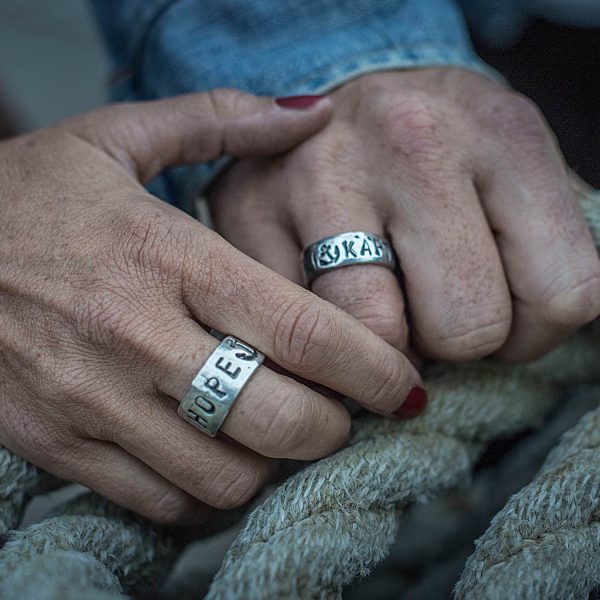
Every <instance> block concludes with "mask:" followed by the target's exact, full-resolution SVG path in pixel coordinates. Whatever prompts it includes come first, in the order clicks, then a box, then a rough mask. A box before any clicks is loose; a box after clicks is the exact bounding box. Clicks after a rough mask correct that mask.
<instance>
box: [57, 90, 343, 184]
mask: <svg viewBox="0 0 600 600" xmlns="http://www.w3.org/2000/svg"><path fill="white" fill-rule="evenodd" d="M317 100H318V101H317ZM332 110H333V105H332V102H331V100H330V99H328V98H320V99H319V97H315V103H314V104H312V105H310V106H306V107H305V108H302V109H294V108H286V107H284V106H282V105H280V104H278V103H277V102H276V101H275V100H274V99H273V98H267V97H262V98H260V97H257V96H253V95H251V94H244V93H242V92H240V91H238V90H232V89H216V90H211V91H209V92H204V93H200V94H189V95H185V96H179V97H177V98H171V99H168V100H156V101H151V102H143V103H135V104H120V105H113V106H109V107H106V108H103V109H100V110H98V111H94V112H91V113H86V114H84V115H81V116H78V117H75V118H73V119H69V120H68V121H65V122H63V123H61V124H60V125H59V127H61V128H62V129H64V130H67V131H70V132H71V133H74V134H75V135H78V136H80V137H82V138H84V139H86V140H88V141H89V142H91V143H92V144H94V145H95V146H98V147H100V148H101V149H103V150H105V151H106V152H108V153H109V154H110V155H112V156H113V157H114V158H116V159H117V160H118V161H119V162H121V163H122V164H123V166H125V167H127V168H129V169H130V170H131V171H132V172H133V173H134V174H135V175H136V176H137V177H138V178H139V179H140V180H141V181H142V182H146V181H149V180H150V179H152V178H153V177H154V176H155V175H157V174H158V173H159V172H160V171H161V170H162V169H164V168H166V167H168V166H172V165H175V164H184V163H199V162H206V161H208V160H213V159H215V158H218V157H219V156H221V155H223V154H227V155H232V156H236V157H246V156H257V155H271V154H277V153H279V152H283V151H284V150H287V149H288V148H291V147H292V146H294V145H296V144H298V143H299V142H301V141H302V140H304V139H306V138H308V137H309V136H311V135H312V134H314V133H316V132H317V131H319V130H320V129H321V128H322V127H324V126H325V125H326V124H327V122H328V121H329V119H330V117H331V115H332Z"/></svg>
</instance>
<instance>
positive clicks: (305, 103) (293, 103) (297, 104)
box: [275, 96, 323, 110]
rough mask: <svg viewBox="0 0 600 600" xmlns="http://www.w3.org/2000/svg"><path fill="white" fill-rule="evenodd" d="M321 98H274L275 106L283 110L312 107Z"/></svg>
mask: <svg viewBox="0 0 600 600" xmlns="http://www.w3.org/2000/svg"><path fill="white" fill-rule="evenodd" d="M321 98H323V96H284V97H283V98H275V104H278V105H279V106H282V107H283V108H295V109H300V110H302V109H304V108H310V107H311V106H314V105H315V104H316V103H317V102H318V101H319V100H321Z"/></svg>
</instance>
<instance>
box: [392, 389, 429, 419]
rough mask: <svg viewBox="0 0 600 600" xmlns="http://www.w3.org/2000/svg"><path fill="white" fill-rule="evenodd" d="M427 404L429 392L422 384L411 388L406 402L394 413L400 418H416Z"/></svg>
mask: <svg viewBox="0 0 600 600" xmlns="http://www.w3.org/2000/svg"><path fill="white" fill-rule="evenodd" d="M426 406H427V392H426V391H425V390H424V389H423V388H422V387H420V386H418V385H417V386H415V387H412V388H410V391H409V392H408V396H406V400H405V401H404V404H403V405H402V406H401V407H400V408H399V409H398V410H397V411H396V412H394V414H395V415H396V416H397V417H398V418H399V419H414V418H415V417H418V416H419V415H420V414H421V413H422V412H423V411H424V410H425V407H426Z"/></svg>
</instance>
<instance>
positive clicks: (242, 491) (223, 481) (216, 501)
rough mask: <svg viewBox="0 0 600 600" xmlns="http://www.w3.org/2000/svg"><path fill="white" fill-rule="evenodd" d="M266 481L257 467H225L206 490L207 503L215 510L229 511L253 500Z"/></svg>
mask: <svg viewBox="0 0 600 600" xmlns="http://www.w3.org/2000/svg"><path fill="white" fill-rule="evenodd" d="M265 480H266V474H265V472H263V471H262V470H261V469H260V467H258V466H257V465H251V466H250V465H241V464H237V465H231V464H229V465H225V466H224V467H223V468H221V469H220V470H219V471H218V472H217V473H216V474H215V475H214V476H213V477H212V479H211V481H210V485H208V486H207V488H206V502H207V504H210V505H211V506H214V507H215V508H219V509H221V510H228V509H232V508H236V507H238V506H242V505H244V504H246V502H248V501H249V500H251V499H252V498H253V497H254V496H255V495H256V493H257V492H258V491H259V490H260V488H261V487H262V485H263V484H264V482H265Z"/></svg>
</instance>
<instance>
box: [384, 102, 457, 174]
mask: <svg viewBox="0 0 600 600" xmlns="http://www.w3.org/2000/svg"><path fill="white" fill-rule="evenodd" d="M381 123H382V130H381V135H382V140H383V143H384V144H385V146H386V147H387V149H388V151H389V152H390V154H391V155H392V156H393V157H396V158H401V159H402V161H403V162H404V163H405V164H407V166H408V167H409V168H410V169H411V170H414V169H417V170H418V172H421V171H422V170H425V171H427V172H429V171H430V170H431V168H432V167H436V172H437V169H439V161H440V160H441V159H443V158H444V157H445V156H446V155H447V153H446V152H445V151H444V146H445V144H444V136H443V133H442V127H443V123H442V122H441V120H440V119H439V118H438V116H437V115H436V114H435V110H434V109H433V108H432V107H431V106H430V103H429V100H428V99H427V98H426V96H425V95H420V94H417V93H412V94H410V95H408V96H405V97H403V98H402V99H401V100H398V101H396V102H395V103H394V105H393V106H391V107H389V108H388V110H387V111H386V116H385V118H384V119H382V120H381Z"/></svg>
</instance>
